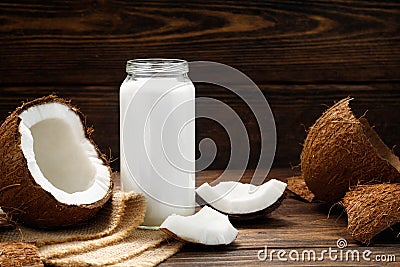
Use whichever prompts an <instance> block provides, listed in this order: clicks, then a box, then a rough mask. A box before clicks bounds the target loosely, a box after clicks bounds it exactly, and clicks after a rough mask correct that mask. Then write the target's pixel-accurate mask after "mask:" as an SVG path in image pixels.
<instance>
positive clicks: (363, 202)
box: [343, 184, 400, 245]
mask: <svg viewBox="0 0 400 267" xmlns="http://www.w3.org/2000/svg"><path fill="white" fill-rule="evenodd" d="M343 206H344V207H345V208H346V212H347V217H348V227H347V229H348V231H349V233H350V234H351V235H352V236H353V237H354V239H356V240H358V241H360V242H361V243H363V244H367V245H369V244H370V243H371V240H372V239H373V238H374V237H375V236H376V235H377V234H379V233H380V232H382V231H383V230H385V229H387V228H389V227H391V226H392V225H394V224H396V223H398V222H400V184H376V185H361V186H357V187H355V188H353V189H352V190H351V191H349V192H348V193H347V194H346V196H345V197H344V199H343Z"/></svg>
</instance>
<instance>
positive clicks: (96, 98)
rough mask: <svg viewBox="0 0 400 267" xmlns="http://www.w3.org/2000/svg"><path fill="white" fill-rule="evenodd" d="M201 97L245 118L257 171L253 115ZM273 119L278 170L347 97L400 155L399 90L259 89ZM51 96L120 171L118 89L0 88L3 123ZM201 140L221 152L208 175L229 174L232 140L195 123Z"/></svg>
mask: <svg viewBox="0 0 400 267" xmlns="http://www.w3.org/2000/svg"><path fill="white" fill-rule="evenodd" d="M196 88H197V91H196V92H197V96H198V97H204V96H207V97H211V98H215V99H218V100H221V101H223V102H224V103H226V104H228V105H229V106H230V107H232V108H233V109H234V110H235V112H236V113H237V114H238V115H239V116H240V117H241V118H242V120H243V121H244V124H245V126H246V128H247V131H248V133H249V137H250V148H251V155H250V159H249V164H248V168H255V167H256V164H257V162H258V154H259V149H260V135H259V129H258V125H257V122H256V120H255V117H254V116H253V115H252V113H251V111H250V109H249V108H248V107H247V106H246V105H245V103H244V102H243V101H241V100H240V99H239V98H238V97H237V96H235V95H234V94H233V93H231V92H228V91H227V90H225V89H222V88H218V87H212V86H204V85H201V84H196ZM260 89H261V90H262V92H263V94H264V96H265V97H266V99H267V100H268V102H269V104H270V106H271V109H272V112H273V114H274V116H275V122H276V127H277V137H278V144H277V152H276V155H275V163H274V166H276V167H288V166H290V165H293V166H294V165H297V164H298V163H299V156H300V152H301V149H302V146H301V144H302V142H303V140H304V138H305V136H306V129H307V128H308V127H310V126H311V125H312V124H313V123H314V121H315V120H316V119H317V118H318V117H319V116H320V115H321V114H322V112H323V111H324V110H325V109H326V108H327V106H330V105H332V104H333V102H334V101H335V100H339V99H341V98H344V97H346V96H348V95H351V96H352V97H354V98H355V100H354V101H352V103H351V105H352V107H353V109H354V111H355V112H356V114H357V115H358V116H361V115H363V114H364V113H365V111H366V110H368V112H367V114H366V117H367V118H368V120H369V121H370V123H371V124H372V125H375V129H376V131H377V132H378V133H379V134H380V136H381V137H382V139H383V140H384V141H385V142H386V143H387V145H388V146H389V147H394V146H395V145H397V146H396V147H394V151H395V153H397V154H400V146H398V145H399V144H400V136H399V135H398V134H397V133H398V132H400V124H399V123H398V118H399V117H400V101H399V99H400V84H370V85H342V84H332V85H318V84H307V85H300V84H297V85H296V84H294V85H273V84H262V85H260ZM52 92H56V93H58V94H59V95H60V96H62V97H65V98H71V99H72V100H73V103H74V104H76V105H78V107H79V108H81V110H82V111H83V112H84V113H85V114H86V115H87V121H88V124H89V125H93V126H94V128H95V130H96V132H95V135H94V138H95V141H97V143H98V144H99V145H100V148H101V149H102V150H103V151H104V152H105V153H107V154H110V152H109V149H111V155H112V157H113V158H114V159H117V160H116V161H115V162H114V163H113V167H114V169H115V170H118V169H119V163H118V158H119V106H118V88H117V86H115V87H114V86H62V87H53V86H41V87H29V86H28V87H25V86H17V87H15V86H10V87H9V86H2V87H1V86H0V103H1V105H0V121H2V120H4V119H5V118H6V116H7V115H8V113H9V112H10V111H12V110H13V109H14V108H16V107H17V106H18V105H19V104H20V103H21V101H23V100H27V99H30V100H32V99H34V98H36V97H40V96H43V95H46V94H49V93H52ZM256 105H258V104H257V103H256ZM200 108H206V109H207V111H209V112H210V114H212V113H213V112H220V111H218V110H217V107H214V106H212V105H208V106H207V107H200ZM203 138H211V139H212V140H214V141H215V143H216V144H217V146H218V154H217V157H216V159H215V161H214V162H213V164H212V165H211V166H210V169H223V168H225V166H226V164H227V162H228V159H229V156H230V143H229V138H228V136H227V135H226V134H225V131H224V129H222V127H221V126H219V125H218V124H217V123H215V122H213V121H211V120H208V119H198V120H197V132H196V139H197V143H198V142H200V140H202V139H203Z"/></svg>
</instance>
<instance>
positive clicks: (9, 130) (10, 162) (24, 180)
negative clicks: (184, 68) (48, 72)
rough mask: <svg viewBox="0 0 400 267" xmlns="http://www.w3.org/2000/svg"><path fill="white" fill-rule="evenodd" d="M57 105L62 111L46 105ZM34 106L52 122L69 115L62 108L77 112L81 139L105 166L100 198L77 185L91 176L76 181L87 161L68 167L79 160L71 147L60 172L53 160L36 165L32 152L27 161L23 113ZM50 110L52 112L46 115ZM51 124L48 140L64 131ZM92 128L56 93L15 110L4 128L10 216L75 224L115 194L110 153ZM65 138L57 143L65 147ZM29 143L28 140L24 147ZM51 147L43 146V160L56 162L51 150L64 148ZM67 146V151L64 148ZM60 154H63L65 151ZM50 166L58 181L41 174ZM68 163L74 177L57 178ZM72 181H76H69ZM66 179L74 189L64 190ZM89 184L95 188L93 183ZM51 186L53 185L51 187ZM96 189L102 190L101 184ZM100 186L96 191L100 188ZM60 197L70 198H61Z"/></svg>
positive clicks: (1, 152)
mask: <svg viewBox="0 0 400 267" xmlns="http://www.w3.org/2000/svg"><path fill="white" fill-rule="evenodd" d="M49 105H52V106H49ZM53 106H56V107H57V108H59V109H57V108H55V110H53V111H52V112H50V111H51V109H50V110H47V111H46V108H45V107H50V108H52V107H53ZM38 107H39V108H38ZM35 108H38V109H40V110H39V111H38V112H36V113H43V114H41V116H42V115H43V116H49V119H48V121H50V122H49V123H50V124H51V123H52V122H53V121H52V119H54V118H55V116H59V117H60V118H61V117H62V116H64V115H65V114H62V112H61V111H60V110H64V111H65V110H67V112H68V114H72V115H71V116H72V117H74V116H75V119H74V123H75V125H81V130H80V131H81V132H80V133H82V138H83V139H82V140H81V141H82V142H83V141H84V142H85V143H84V144H85V147H86V148H87V149H88V151H89V150H90V160H91V161H90V162H95V163H96V164H98V165H99V166H100V167H99V170H100V169H101V171H102V175H103V178H104V179H103V180H102V181H103V183H102V184H101V185H100V186H101V187H102V188H103V189H102V190H98V191H97V192H99V191H100V192H101V193H99V196H93V194H92V193H90V192H89V190H86V189H82V190H79V186H78V184H79V183H80V180H82V179H86V177H85V176H83V177H82V179H76V178H77V177H76V175H80V173H79V171H76V170H78V169H79V168H81V165H82V164H86V162H83V161H75V163H76V164H75V165H71V164H70V165H71V166H69V165H68V164H67V162H66V161H68V160H69V159H74V158H75V157H76V156H77V155H76V153H74V152H75V151H74V150H73V149H71V151H68V153H69V154H68V155H67V156H66V157H65V156H63V157H64V158H66V160H65V161H64V162H58V165H57V166H59V167H58V168H59V170H58V169H54V168H53V169H52V167H54V165H51V164H52V163H48V162H41V164H42V165H39V163H38V164H36V163H35V155H29V157H30V159H29V161H28V160H27V158H28V156H27V152H26V151H25V150H26V147H25V148H24V146H23V140H22V139H23V138H24V134H22V128H23V127H25V128H27V127H26V126H24V125H23V119H21V116H22V115H21V114H28V113H24V112H26V111H28V110H32V111H34V109H35ZM64 111H63V112H64ZM45 112H47V113H48V114H44V113H45ZM60 112H61V113H60ZM36 113H35V114H36ZM60 114H61V115H60ZM29 115H32V114H29ZM44 120H45V119H44ZM50 124H49V126H48V128H44V129H45V130H46V131H48V138H49V142H50V139H51V138H54V134H55V132H57V131H58V132H60V130H59V129H56V128H57V127H51V125H50ZM55 125H57V124H55ZM32 127H33V126H32ZM46 127H47V126H46ZM71 127H72V126H71ZM25 128H24V129H25ZM42 128H43V127H42ZM67 129H68V127H67ZM42 130H43V129H42ZM92 131H93V130H92V129H91V128H87V127H86V125H85V118H84V116H83V114H82V113H81V112H80V111H79V110H78V109H77V108H76V107H74V106H72V105H71V104H70V102H69V101H66V100H64V99H61V98H58V97H56V96H54V95H50V96H47V97H43V98H40V99H36V100H34V101H32V102H28V103H24V104H23V105H22V106H21V107H19V108H17V109H16V110H15V111H14V112H12V113H11V114H10V115H9V117H8V118H7V119H6V120H5V121H4V123H3V124H2V125H1V127H0V170H1V171H0V206H1V208H2V209H3V210H4V211H5V212H6V213H7V214H8V215H9V216H11V217H12V219H13V220H16V221H18V222H21V223H23V224H26V225H28V226H32V227H36V228H57V227H64V226H70V225H75V224H77V223H79V222H82V221H84V220H87V219H89V218H91V217H93V216H94V215H95V214H96V213H97V211H98V210H99V209H100V208H101V207H102V206H103V205H104V204H105V203H106V202H107V200H108V199H109V197H110V196H111V193H112V186H113V183H112V179H111V169H110V167H109V165H108V162H107V160H106V158H105V156H104V155H103V154H102V153H101V152H100V151H99V150H98V149H97V146H96V145H95V144H94V142H93V141H92V139H91V137H90V134H91V133H92ZM26 135H27V137H25V139H26V140H28V139H29V138H28V137H29V135H30V133H26ZM32 136H33V134H32ZM25 139H24V140H25ZM31 139H32V140H33V141H32V140H31V141H30V143H29V142H27V143H28V145H30V146H31V147H34V146H35V142H36V139H34V138H33V137H31ZM42 139H44V140H41V141H42V142H44V144H43V145H46V138H42ZM28 141H29V140H28ZM65 141H66V140H60V142H57V144H58V143H59V145H61V146H62V145H63V144H64V143H63V142H65ZM32 143H33V144H32ZM50 144H51V143H50ZM28 145H26V144H25V146H28ZM67 148H68V147H67ZM24 149H25V150H24ZM46 149H47V150H44V151H43V149H41V154H43V155H42V157H43V160H44V161H46V160H47V161H50V162H51V161H52V160H54V157H50V158H49V157H48V155H46V154H47V153H48V154H50V152H51V153H53V154H54V155H58V154H57V153H58V152H57V149H60V148H59V147H58V146H53V147H52V146H50V147H47V148H46ZM62 149H65V147H64V148H62ZM50 150H51V151H50ZM24 151H25V152H24ZM60 153H62V151H61V152H60ZM88 153H89V152H88ZM31 154H32V153H31ZM36 156H37V155H36ZM46 156H47V158H46ZM60 157H61V156H60ZM88 158H89V156H88ZM37 160H39V159H37ZM46 164H47V165H49V164H50V165H49V166H46V167H47V168H48V169H49V171H48V173H49V174H48V175H49V176H50V175H51V176H53V180H54V181H46V178H47V174H46V173H44V172H43V173H44V175H43V176H42V173H41V172H40V170H42V167H43V166H44V165H46ZM93 164H94V163H93ZM38 166H39V168H40V170H39V168H38ZM34 167H36V169H35V171H36V172H37V173H40V175H38V174H34V173H33V169H34ZM67 167H68V168H69V169H72V170H74V171H73V172H71V173H72V174H71V175H69V176H68V175H64V176H62V178H60V179H57V177H55V178H54V176H56V174H57V171H60V172H61V171H62V170H63V168H67ZM96 170H97V169H96ZM42 171H43V170H42ZM64 173H65V172H64ZM64 173H63V174H64ZM96 175H97V173H96ZM37 176H41V183H39V182H38V181H39V179H38V178H37ZM96 177H97V176H96ZM74 179H75V180H74ZM70 180H72V181H74V182H70ZM104 181H106V182H104ZM55 182H57V183H55ZM89 182H90V181H89ZM89 182H88V183H89ZM97 182H98V181H97V180H95V181H94V183H93V182H92V183H93V184H94V185H96V183H97ZM63 183H64V184H65V183H66V184H67V185H68V186H67V187H68V190H70V191H68V192H64V191H63V186H64V187H65V185H63ZM45 185H46V187H45ZM74 186H75V188H74ZM85 186H86V187H88V188H92V187H91V186H92V185H91V184H88V185H85ZM82 187H83V186H82ZM50 188H53V189H52V190H50ZM95 189H97V187H96V188H95ZM95 189H93V190H94V191H96V190H95ZM85 192H88V193H85ZM84 197H86V198H84ZM60 199H63V200H65V201H61V200H60ZM90 199H92V200H93V199H94V201H89V200H90Z"/></svg>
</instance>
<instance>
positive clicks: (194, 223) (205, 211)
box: [160, 206, 238, 245]
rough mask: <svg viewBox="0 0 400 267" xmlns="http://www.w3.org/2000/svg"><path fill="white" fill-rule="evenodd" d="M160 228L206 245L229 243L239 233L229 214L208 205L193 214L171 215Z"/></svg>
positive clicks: (180, 237) (189, 240)
mask: <svg viewBox="0 0 400 267" xmlns="http://www.w3.org/2000/svg"><path fill="white" fill-rule="evenodd" d="M160 229H161V230H164V231H165V230H167V231H166V232H167V233H172V234H173V235H175V236H177V237H178V238H179V239H182V240H185V241H188V242H192V243H198V244H204V245H227V244H230V243H232V242H233V241H234V240H235V239H236V237H237V235H238V230H237V229H236V228H235V227H233V226H232V224H231V223H230V221H229V219H228V216H227V215H224V214H222V213H220V212H218V211H216V210H214V209H212V208H210V207H207V206H205V207H203V208H202V209H201V210H200V211H199V212H197V213H196V214H194V215H192V216H186V217H185V216H181V215H175V214H173V215H170V216H168V217H167V219H165V221H164V222H163V223H162V224H161V226H160Z"/></svg>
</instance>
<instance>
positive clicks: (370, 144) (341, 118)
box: [301, 98, 400, 203]
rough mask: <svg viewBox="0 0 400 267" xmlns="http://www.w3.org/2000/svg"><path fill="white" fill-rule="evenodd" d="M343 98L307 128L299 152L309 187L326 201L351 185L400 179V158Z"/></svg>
mask: <svg viewBox="0 0 400 267" xmlns="http://www.w3.org/2000/svg"><path fill="white" fill-rule="evenodd" d="M350 100H351V99H350V98H345V99H343V100H341V101H339V102H338V103H336V104H335V105H334V106H332V107H331V108H329V109H328V110H327V111H325V112H324V114H323V115H322V116H321V117H320V118H319V119H318V120H317V121H316V122H315V124H314V125H313V126H312V127H311V128H310V130H309V132H308V135H307V138H306V140H305V142H304V147H303V151H302V153H301V169H302V175H303V177H304V180H305V182H306V184H307V186H308V188H309V189H310V190H311V191H312V192H313V193H314V194H315V196H316V197H317V198H318V199H320V200H323V201H326V202H328V203H334V202H336V201H338V200H340V199H341V198H342V197H343V196H344V195H345V193H346V192H347V191H348V190H349V187H350V186H354V185H357V184H375V183H386V182H400V160H399V158H398V157H396V156H395V155H394V154H393V153H392V151H391V150H390V149H389V148H388V147H387V146H386V145H385V144H384V143H383V142H382V140H381V139H380V138H379V136H378V135H377V134H376V132H375V131H374V130H373V129H372V128H371V127H370V126H369V124H368V122H367V121H366V120H365V119H357V118H356V117H355V116H354V114H353V112H352V111H351V109H350V107H349V101H350Z"/></svg>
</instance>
